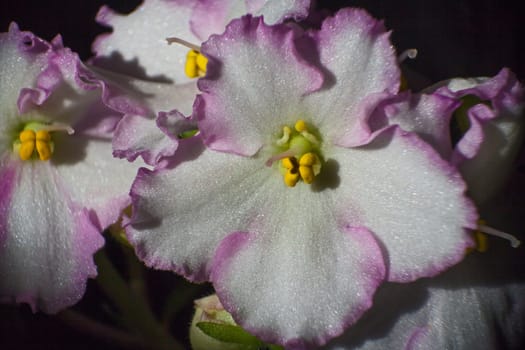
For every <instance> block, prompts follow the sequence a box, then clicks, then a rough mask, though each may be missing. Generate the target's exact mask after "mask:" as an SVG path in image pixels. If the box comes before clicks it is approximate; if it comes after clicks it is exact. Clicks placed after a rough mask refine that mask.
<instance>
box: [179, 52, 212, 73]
mask: <svg viewBox="0 0 525 350" xmlns="http://www.w3.org/2000/svg"><path fill="white" fill-rule="evenodd" d="M207 64H208V59H207V58H206V57H205V56H204V55H203V54H201V53H200V52H199V51H196V50H190V51H188V54H187V55H186V65H185V66H184V72H185V73H186V75H187V76H188V77H189V78H198V77H203V76H204V75H205V74H206V65H207Z"/></svg>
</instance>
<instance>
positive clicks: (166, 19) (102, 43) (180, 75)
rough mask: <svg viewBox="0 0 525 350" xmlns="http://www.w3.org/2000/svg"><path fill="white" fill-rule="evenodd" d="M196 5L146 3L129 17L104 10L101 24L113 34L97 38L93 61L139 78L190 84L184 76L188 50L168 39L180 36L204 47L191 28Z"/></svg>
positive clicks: (176, 0) (186, 0)
mask: <svg viewBox="0 0 525 350" xmlns="http://www.w3.org/2000/svg"><path fill="white" fill-rule="evenodd" d="M194 5H195V1H192V0H172V1H166V0H146V1H144V2H143V3H142V4H141V5H140V6H139V7H138V8H137V9H135V10H134V11H133V12H132V13H130V14H129V15H120V14H117V13H115V12H113V11H112V10H110V9H109V8H108V7H105V6H104V7H102V8H101V9H100V11H99V14H98V15H97V21H98V22H99V23H101V24H103V25H106V26H110V27H112V29H113V32H112V33H111V34H109V35H108V34H106V35H103V36H100V37H98V38H97V40H96V41H95V43H94V44H93V51H94V52H95V53H96V57H95V59H94V61H93V62H94V63H95V64H96V65H98V66H100V67H103V68H107V69H110V70H114V71H118V72H120V73H124V74H129V75H132V76H134V77H137V78H147V79H156V80H170V81H172V82H177V83H179V82H185V81H188V78H187V77H186V75H185V74H184V63H185V61H186V53H187V52H188V49H187V48H185V47H182V46H178V45H173V44H172V45H168V43H167V42H166V38H168V37H172V36H176V37H178V38H181V39H184V40H186V41H189V42H193V43H195V44H197V45H199V44H200V40H199V39H198V38H197V37H195V35H194V34H193V33H192V32H191V30H190V25H189V21H190V17H191V12H192V8H193V6H194Z"/></svg>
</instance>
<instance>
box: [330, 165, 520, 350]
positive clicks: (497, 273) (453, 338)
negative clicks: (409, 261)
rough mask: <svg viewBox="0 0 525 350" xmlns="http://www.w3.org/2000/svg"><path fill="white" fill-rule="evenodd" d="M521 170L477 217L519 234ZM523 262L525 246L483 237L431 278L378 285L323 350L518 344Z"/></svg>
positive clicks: (491, 346)
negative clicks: (366, 307) (360, 312)
mask: <svg viewBox="0 0 525 350" xmlns="http://www.w3.org/2000/svg"><path fill="white" fill-rule="evenodd" d="M496 157H498V155H496ZM524 160H525V158H524ZM524 164H525V163H524V162H523V161H522V164H521V165H524ZM517 169H520V168H517ZM521 169H522V170H521V172H516V173H515V174H514V175H515V176H514V177H512V178H511V184H510V185H509V186H507V188H506V190H505V191H502V192H501V193H500V194H499V196H497V197H496V198H497V199H493V200H492V201H491V205H490V206H489V207H487V208H486V209H485V210H484V211H482V215H483V216H484V217H487V219H488V220H490V221H491V222H494V223H495V224H496V225H498V226H499V227H501V228H504V229H506V230H507V231H509V232H518V233H521V234H522V237H523V211H524V209H525V200H524V199H525V197H524V196H523V191H524V190H525V188H524V187H523V186H522V185H521V184H523V183H525V181H524V179H525V172H524V171H523V169H524V168H523V167H521ZM524 261H525V250H524V249H521V248H520V249H510V248H509V247H508V245H507V244H506V243H505V242H504V241H501V240H499V239H497V238H490V237H489V240H488V250H487V252H485V253H481V254H480V253H477V252H473V253H472V254H469V256H468V257H467V258H466V259H465V260H464V261H462V262H461V263H460V264H458V265H457V266H454V267H453V268H451V269H450V270H449V271H446V272H444V273H443V274H441V275H439V276H437V277H435V278H432V279H422V280H418V281H415V282H413V283H409V284H393V283H387V284H384V285H383V286H382V287H381V289H380V290H379V291H378V293H377V294H376V296H375V299H374V307H373V308H372V309H371V310H370V311H369V312H368V313H367V314H366V316H364V317H363V318H362V319H361V320H359V322H358V323H357V324H356V325H355V326H354V327H352V328H351V329H349V330H348V331H347V332H346V333H345V334H344V335H343V336H341V337H340V338H338V339H334V340H333V341H331V342H330V343H329V344H327V346H326V347H325V349H327V350H328V349H329V350H346V349H348V350H349V349H360V350H365V349H370V350H371V349H522V348H523V346H524V345H525V298H523V296H524V295H525V269H524V268H523V267H524Z"/></svg>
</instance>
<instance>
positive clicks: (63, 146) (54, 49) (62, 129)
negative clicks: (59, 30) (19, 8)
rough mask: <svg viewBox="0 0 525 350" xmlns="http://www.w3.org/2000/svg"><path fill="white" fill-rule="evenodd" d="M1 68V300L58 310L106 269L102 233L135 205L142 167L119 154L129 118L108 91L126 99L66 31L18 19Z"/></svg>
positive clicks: (1, 53)
mask: <svg viewBox="0 0 525 350" xmlns="http://www.w3.org/2000/svg"><path fill="white" fill-rule="evenodd" d="M0 70H1V72H0V73H1V74H0V86H1V87H2V89H1V90H2V94H1V98H2V103H1V109H0V117H1V118H2V122H1V123H0V124H1V128H0V135H1V136H0V140H1V144H0V147H1V149H0V157H1V159H0V173H1V178H0V179H1V183H0V188H1V191H0V192H1V195H0V279H1V280H2V283H1V285H0V298H1V299H2V300H4V301H15V302H26V303H29V304H30V306H31V307H32V309H33V310H34V311H36V310H42V311H45V312H48V313H55V312H58V311H59V310H61V309H63V308H65V307H67V306H70V305H72V304H74V303H76V302H77V301H78V300H79V299H80V298H81V297H82V295H83V294H84V290H85V285H86V281H87V278H88V277H94V276H95V275H96V267H95V264H94V263H93V254H94V253H95V252H96V251H97V250H98V249H99V248H100V247H101V246H102V245H103V243H104V240H103V238H102V236H101V234H100V232H101V231H102V230H103V229H104V228H105V227H107V226H108V225H109V224H111V223H113V222H115V221H116V220H117V218H118V216H119V215H120V212H121V210H122V209H123V208H124V207H125V206H127V205H128V204H129V198H128V196H127V191H128V188H129V186H130V183H131V181H132V179H133V177H134V175H135V173H136V166H134V165H132V164H130V163H128V162H124V161H118V160H115V159H114V158H113V157H112V149H111V134H112V130H113V129H114V127H115V125H116V122H117V121H118V117H119V116H118V115H116V114H115V113H114V112H113V111H112V110H111V109H109V108H108V107H107V106H106V105H105V104H104V103H103V101H102V99H104V100H105V101H106V102H107V103H108V104H112V103H116V102H117V101H112V97H111V96H110V93H109V92H108V90H107V88H106V86H105V85H104V83H103V82H101V81H98V80H90V78H89V77H88V76H86V75H85V74H84V73H87V70H85V67H82V65H81V63H80V61H79V60H78V57H77V56H76V55H75V54H73V53H72V52H71V51H69V50H68V49H65V48H63V46H62V42H61V40H60V38H59V37H57V38H55V39H54V40H53V42H52V43H51V44H50V43H47V42H45V41H43V40H41V39H39V38H37V37H35V36H34V35H33V34H32V33H29V32H21V31H19V29H18V27H17V26H16V25H15V24H12V25H11V26H10V28H9V32H7V33H2V34H0ZM101 90H102V96H101ZM109 173H111V176H106V175H108V174H109Z"/></svg>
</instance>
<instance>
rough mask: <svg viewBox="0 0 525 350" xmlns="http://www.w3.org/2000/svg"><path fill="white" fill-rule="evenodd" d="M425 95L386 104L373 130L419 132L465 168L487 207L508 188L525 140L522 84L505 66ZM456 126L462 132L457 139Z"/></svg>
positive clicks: (473, 194) (406, 95) (442, 84)
mask: <svg viewBox="0 0 525 350" xmlns="http://www.w3.org/2000/svg"><path fill="white" fill-rule="evenodd" d="M424 91H425V93H422V94H411V93H409V92H405V93H403V94H399V95H397V96H394V97H392V98H390V99H387V100H385V101H382V103H381V104H380V105H379V106H378V107H377V108H376V110H375V111H374V113H373V114H372V116H371V117H370V120H369V123H370V125H371V127H372V129H373V130H375V131H377V130H381V129H382V128H384V127H387V126H389V125H399V126H400V127H401V128H403V129H404V130H406V131H411V132H416V133H417V134H418V135H419V136H420V137H421V138H423V139H424V140H425V141H427V142H428V143H430V144H431V145H432V146H434V148H435V149H436V150H438V152H439V153H440V155H441V156H442V157H443V158H444V159H447V160H449V161H450V162H451V163H452V164H454V165H456V166H457V167H458V168H459V170H460V172H461V174H462V176H463V178H464V179H465V181H466V182H467V184H468V188H469V195H470V196H471V197H472V199H474V200H475V201H476V203H477V204H478V205H483V204H486V203H487V202H488V201H489V200H490V199H491V198H492V197H493V196H494V195H495V194H497V193H498V192H500V190H501V189H502V186H503V185H504V184H505V181H506V180H507V178H508V175H509V173H510V170H511V168H512V164H513V162H514V160H515V158H516V156H517V152H518V151H519V146H520V145H521V143H522V142H523V138H524V132H525V118H524V114H523V111H524V106H525V91H524V89H523V87H522V85H521V84H520V83H519V82H518V81H517V79H516V77H515V76H514V74H513V73H512V72H511V71H509V70H508V69H506V68H504V69H502V70H501V71H500V72H499V73H498V74H497V75H496V76H494V77H491V78H488V77H479V78H468V79H463V78H455V79H451V80H448V81H443V82H440V83H438V84H436V85H433V86H431V87H429V88H427V89H425V90H424ZM453 118H454V119H453ZM451 123H452V124H454V125H458V129H459V128H461V129H462V130H458V132H457V133H458V134H459V136H456V137H457V138H458V139H457V140H453V138H454V137H453V135H451V134H450V131H449V130H450V125H451ZM459 124H461V125H459ZM480 174H483V176H480Z"/></svg>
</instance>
